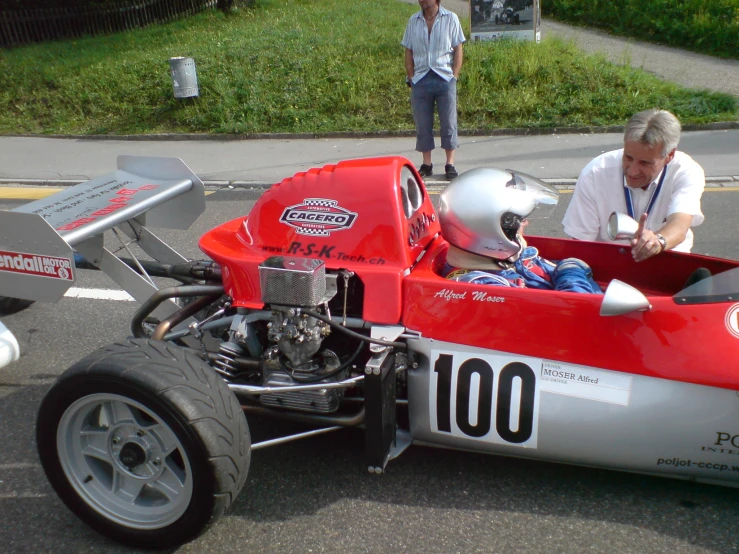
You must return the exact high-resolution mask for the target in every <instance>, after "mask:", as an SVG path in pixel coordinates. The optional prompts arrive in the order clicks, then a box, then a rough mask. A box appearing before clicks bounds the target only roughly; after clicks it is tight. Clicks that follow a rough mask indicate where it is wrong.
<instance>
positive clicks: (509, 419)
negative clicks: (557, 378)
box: [430, 354, 539, 447]
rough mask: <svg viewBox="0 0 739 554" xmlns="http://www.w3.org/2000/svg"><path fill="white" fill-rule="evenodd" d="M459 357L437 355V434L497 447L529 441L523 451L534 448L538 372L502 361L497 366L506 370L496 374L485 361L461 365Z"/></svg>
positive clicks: (433, 407) (434, 402)
mask: <svg viewBox="0 0 739 554" xmlns="http://www.w3.org/2000/svg"><path fill="white" fill-rule="evenodd" d="M455 358H456V356H455V355H452V354H439V356H438V358H436V361H435V362H434V375H435V377H436V379H433V378H432V383H431V391H430V392H431V395H432V398H431V399H430V400H431V406H430V408H431V412H432V427H436V429H433V430H434V431H436V432H439V433H450V434H452V435H455V436H460V437H466V438H472V439H477V440H482V441H485V442H493V443H499V444H513V445H522V446H524V444H523V443H526V442H527V441H529V443H528V444H526V445H525V446H534V447H535V446H536V416H537V413H538V410H536V407H537V400H538V396H539V394H538V392H539V391H538V387H537V379H536V373H534V370H533V369H531V367H530V366H529V365H527V364H525V363H523V362H521V361H511V360H505V359H504V360H501V362H502V363H500V364H497V363H496V364H495V365H496V366H498V367H500V366H502V367H501V369H500V370H499V371H497V374H496V371H495V370H494V369H493V365H491V364H490V363H489V362H488V361H486V360H484V359H482V358H468V359H465V360H463V361H461V363H455V362H459V360H458V358H456V359H455ZM494 361H497V358H496V359H495V360H494ZM434 381H435V385H436V386H434ZM434 389H435V391H434ZM434 397H435V398H434ZM433 412H435V414H434V413H433ZM434 416H435V417H434ZM434 424H435V425H434Z"/></svg>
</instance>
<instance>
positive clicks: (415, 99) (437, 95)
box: [411, 70, 459, 152]
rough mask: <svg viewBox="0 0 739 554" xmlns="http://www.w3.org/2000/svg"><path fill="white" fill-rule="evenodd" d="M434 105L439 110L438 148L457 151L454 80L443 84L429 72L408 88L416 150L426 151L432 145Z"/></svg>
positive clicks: (435, 74) (455, 90) (433, 145)
mask: <svg viewBox="0 0 739 554" xmlns="http://www.w3.org/2000/svg"><path fill="white" fill-rule="evenodd" d="M434 105H436V106H438V109H439V124H440V126H441V147H442V148H443V149H444V150H456V149H457V148H459V139H458V137H457V80H456V79H452V80H451V81H449V82H447V81H445V80H444V79H442V78H441V77H439V75H438V74H437V73H436V72H435V71H434V70H429V72H428V73H426V75H424V76H423V78H422V79H421V80H420V81H418V82H417V83H416V84H415V85H413V87H412V89H411V108H413V121H415V123H416V150H417V151H418V152H430V151H431V150H433V149H434V148H435V147H436V145H435V144H434Z"/></svg>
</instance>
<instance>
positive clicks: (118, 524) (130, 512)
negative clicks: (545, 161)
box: [0, 157, 739, 546]
mask: <svg viewBox="0 0 739 554" xmlns="http://www.w3.org/2000/svg"><path fill="white" fill-rule="evenodd" d="M119 166H120V167H119V170H118V171H117V172H116V173H115V174H113V175H109V176H105V177H102V178H100V179H96V180H94V181H91V182H89V183H85V184H82V185H79V186H78V187H76V188H73V189H70V190H68V191H65V192H63V193H60V194H62V195H63V196H62V197H59V196H56V197H51V198H50V199H45V200H40V201H37V202H34V203H32V204H28V205H26V206H23V207H21V208H18V209H16V210H15V211H14V212H10V213H11V214H12V213H15V219H14V220H13V225H14V228H15V229H26V230H27V231H26V232H25V233H26V234H25V235H24V236H29V235H30V234H33V233H34V232H35V231H36V230H38V229H41V228H42V227H43V228H44V229H43V232H44V233H45V236H46V237H47V239H48V240H44V241H39V242H37V243H35V244H37V245H39V246H37V248H36V249H37V250H38V252H33V253H30V254H29V253H28V251H27V250H26V251H25V253H24V252H23V251H21V250H19V249H18V248H15V249H14V247H13V245H12V244H6V245H5V246H4V250H5V252H4V253H3V256H2V257H0V259H5V258H7V260H8V263H9V264H10V265H8V264H5V266H4V267H3V268H0V291H2V292H3V294H6V295H8V296H11V297H19V298H27V299H29V300H35V299H44V300H54V298H53V297H54V296H55V295H56V296H58V295H61V294H63V290H64V288H65V287H68V286H69V285H70V283H72V282H73V281H74V272H75V271H76V270H77V268H78V267H98V268H101V269H103V270H105V271H106V272H107V273H108V274H110V275H111V276H112V277H113V278H114V279H116V280H117V281H118V282H119V283H121V285H122V286H123V287H124V288H126V289H127V290H129V291H130V292H131V294H133V295H134V296H135V297H136V298H137V299H139V300H140V301H141V303H142V305H141V308H140V309H139V310H138V312H137V313H136V315H135V316H134V318H133V321H132V328H131V333H132V335H133V337H132V338H129V339H126V340H122V341H121V342H119V343H117V344H114V345H111V346H109V347H106V348H103V349H100V350H98V351H96V352H94V353H92V354H90V355H89V356H87V357H86V358H84V359H83V360H81V361H80V362H79V363H77V364H75V365H74V366H73V367H71V368H70V369H69V370H67V371H66V372H65V373H64V374H63V375H62V376H61V378H60V379H59V380H58V382H57V383H56V384H55V385H53V386H52V388H51V390H50V391H49V392H48V394H47V396H46V397H45V399H44V401H43V403H42V405H41V408H40V411H39V415H38V425H37V429H38V432H37V441H38V449H39V454H40V457H41V461H42V464H43V467H44V469H45V471H46V474H47V476H48V478H49V480H50V482H51V483H52V485H53V486H54V488H55V490H56V491H57V493H58V494H59V496H60V497H61V498H62V499H63V500H64V502H65V503H66V504H67V506H69V507H70V509H72V510H73V511H74V512H75V513H76V514H77V515H78V516H80V517H81V518H82V519H83V520H84V521H86V522H87V523H89V524H90V525H92V526H93V527H94V528H96V529H98V530H100V531H101V532H103V533H104V534H106V535H108V536H111V537H113V538H115V539H117V540H120V541H123V542H126V543H129V544H135V545H148V546H172V545H176V544H178V543H181V542H183V541H187V540H190V539H192V538H193V537H195V536H197V535H198V534H199V533H201V532H202V531H203V530H204V529H205V528H206V527H207V526H208V525H209V524H211V523H212V522H213V521H215V519H216V518H217V517H218V516H219V515H221V514H222V513H223V512H224V510H226V509H227V508H228V506H229V505H230V504H231V503H232V502H233V500H234V498H235V497H236V496H237V495H238V494H239V491H240V489H241V488H242V486H243V484H244V481H245V479H246V476H247V471H248V468H249V463H250V455H251V451H252V450H257V449H259V448H264V447H266V446H271V445H273V444H279V443H280V442H285V441H288V440H294V439H299V438H303V437H308V436H311V435H314V434H317V433H326V432H331V431H333V430H336V429H341V428H345V427H356V428H357V432H361V433H364V435H365V437H366V440H365V444H366V461H367V464H366V467H367V468H368V469H369V472H370V473H373V474H381V473H383V471H385V468H386V465H387V463H388V461H389V460H391V459H392V458H394V457H396V456H398V455H399V454H400V453H401V452H402V451H403V450H404V449H405V448H406V447H408V446H409V445H411V444H413V443H418V444H426V445H434V446H440V447H449V448H459V449H465V450H473V451H481V452H489V453H491V454H500V455H505V456H515V457H523V458H532V459H539V460H551V461H556V462H565V463H571V464H579V465H584V466H593V467H603V468H612V469H616V470H624V471H633V472H639V473H645V474H654V475H664V476H671V477H677V478H683V479H691V480H697V481H702V482H706V483H716V484H724V485H731V486H735V485H736V484H737V483H739V457H737V455H738V454H739V424H737V421H739V356H737V355H736V354H737V353H739V262H736V261H730V260H722V259H716V258H709V257H705V256H698V255H690V254H681V253H672V252H667V253H664V254H662V255H660V256H657V257H654V258H652V259H649V260H647V261H645V262H643V263H640V264H638V265H637V264H636V263H635V262H634V261H633V259H632V257H631V255H630V252H629V249H628V248H625V247H624V246H623V245H620V244H615V243H614V244H604V243H590V242H579V241H573V240H563V239H554V238H546V237H528V241H529V244H530V245H533V246H536V247H537V248H538V249H539V252H540V254H541V255H542V256H543V257H545V258H548V259H553V260H561V259H564V258H572V257H576V258H580V259H582V260H585V261H587V263H588V264H589V265H590V267H591V268H592V270H593V274H594V276H595V279H596V280H597V281H598V283H599V284H600V285H601V286H602V287H603V288H604V289H605V291H606V292H605V294H578V293H573V292H561V291H556V290H537V289H533V288H517V287H502V286H498V287H496V286H487V285H480V284H476V283H474V282H473V283H467V282H457V281H453V280H449V279H446V278H445V276H444V273H445V269H444V267H445V264H446V261H447V252H448V251H449V248H450V246H449V243H448V242H447V241H446V240H445V239H444V237H443V236H442V235H441V226H440V221H439V220H440V213H439V212H437V210H436V209H435V208H434V205H433V204H432V200H431V198H430V196H429V194H428V192H427V190H426V188H425V186H424V183H423V181H422V180H421V178H420V177H419V176H418V173H417V172H416V170H415V169H414V168H413V166H412V164H411V163H410V162H409V161H408V160H407V159H405V158H402V157H388V158H377V159H363V160H352V161H344V162H341V163H339V164H336V165H329V166H326V167H323V168H320V169H312V170H310V171H308V172H304V173H298V174H296V175H295V176H293V177H291V178H288V179H285V180H283V181H282V182H281V183H278V184H276V185H274V186H273V187H272V188H271V189H270V190H268V191H267V192H265V193H264V194H263V195H262V196H261V198H260V199H259V200H258V201H257V203H256V204H255V206H254V208H253V209H252V210H251V212H250V214H249V215H248V216H244V217H241V218H238V219H235V220H233V221H228V222H226V223H224V224H222V225H221V226H219V227H217V228H215V229H213V230H211V231H209V232H207V233H206V234H205V235H204V236H203V237H202V238H201V239H200V247H201V249H202V251H203V252H204V253H205V254H206V255H207V256H208V259H204V260H195V261H192V260H186V259H184V258H182V257H181V256H179V254H177V253H176V252H174V251H173V250H172V249H170V248H169V247H167V246H166V245H165V244H164V243H163V242H162V241H161V240H159V239H158V238H157V237H156V236H155V235H154V234H153V233H152V232H151V231H150V230H149V227H170V228H187V226H188V225H189V224H190V223H192V221H194V220H195V218H197V216H198V214H199V213H200V212H202V210H203V209H204V202H203V198H202V197H203V190H202V183H200V181H199V179H197V177H196V176H194V175H193V174H192V172H190V171H189V169H187V167H186V166H185V165H184V164H182V163H181V162H180V161H179V160H171V159H161V158H134V157H122V158H121V159H119ZM463 176H464V175H463ZM463 176H461V177H460V179H461V178H462V177H463ZM509 176H510V179H511V181H512V182H513V183H515V185H516V186H517V187H518V188H520V189H521V190H526V189H527V188H531V189H532V190H533V189H534V188H537V187H539V188H541V187H544V188H545V187H546V185H544V184H542V183H540V182H537V181H536V180H535V179H533V178H530V177H528V176H525V175H520V174H517V173H516V172H515V171H514V172H509ZM454 186H455V184H454V183H452V185H450V187H449V189H447V190H450V189H451V188H452V187H454ZM551 197H552V195H550V198H551ZM443 205H444V196H442V210H443ZM65 207H69V208H68V209H62V208H65ZM3 219H7V218H5V217H4V218H3ZM108 229H115V230H116V231H117V234H119V235H126V236H127V239H130V240H132V241H134V242H135V243H136V244H137V245H138V248H140V251H138V250H136V251H135V249H134V248H133V247H130V248H129V250H130V252H131V253H130V255H131V256H132V258H123V257H118V256H117V255H115V254H113V252H112V250H111V249H109V248H107V247H106V246H105V245H104V239H103V235H104V234H105V231H106V230H108ZM53 235H56V238H54V236H53ZM108 235H109V233H108ZM3 236H10V235H8V234H3ZM14 236H19V234H18V233H16V234H15V235H14ZM52 243H53V245H54V248H51V247H48V246H47V245H50V244H52ZM42 247H43V248H42ZM72 248H74V250H76V253H77V256H76V260H75V257H74V256H75V254H74V253H73V252H72ZM144 252H145V253H147V255H144V254H142V253H144ZM137 253H138V254H137ZM80 256H81V257H80ZM82 257H83V258H84V259H82ZM16 261H17V263H16ZM72 261H76V262H77V264H76V267H73V265H74V264H72V263H71V262H72ZM14 264H15V265H14ZM696 271H698V272H699V273H700V274H701V276H702V277H707V278H703V279H702V280H700V281H698V282H697V283H695V284H693V285H691V286H688V287H686V286H685V284H686V281H688V280H689V279H691V276H692V275H694V274H695V273H696ZM19 276H20V277H19ZM160 278H168V279H175V280H177V281H179V284H178V285H177V286H168V287H164V288H159V287H158V286H157V285H156V283H157V282H158V280H159V279H160ZM29 283H31V285H32V286H29ZM47 283H50V285H49V287H46V286H44V287H39V285H40V284H44V285H45V284H47ZM52 285H53V286H52ZM41 289H43V290H44V291H46V292H45V293H44V296H45V297H44V298H38V297H37V296H34V293H33V291H37V290H41ZM52 289H53V292H50V291H52ZM60 291H61V292H60ZM122 335H123V333H122ZM252 415H258V416H269V417H274V418H277V419H288V420H294V421H299V422H303V423H308V424H311V425H313V426H314V427H315V430H312V431H307V432H304V433H300V434H297V435H288V436H285V437H283V438H280V439H275V440H271V441H267V442H262V443H256V444H251V441H250V435H249V428H248V424H247V420H248V419H249V417H250V416H252Z"/></svg>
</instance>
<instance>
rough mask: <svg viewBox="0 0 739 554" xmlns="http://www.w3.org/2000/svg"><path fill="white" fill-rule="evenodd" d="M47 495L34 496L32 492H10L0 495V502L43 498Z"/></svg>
mask: <svg viewBox="0 0 739 554" xmlns="http://www.w3.org/2000/svg"><path fill="white" fill-rule="evenodd" d="M46 496H49V495H48V494H36V493H33V492H11V493H10V494H0V500H9V499H13V498H44V497H46Z"/></svg>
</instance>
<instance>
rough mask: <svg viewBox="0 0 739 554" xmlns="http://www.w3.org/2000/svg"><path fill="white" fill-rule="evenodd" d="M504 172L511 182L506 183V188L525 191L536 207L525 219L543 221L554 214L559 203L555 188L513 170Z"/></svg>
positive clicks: (557, 192)
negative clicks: (508, 174) (509, 175)
mask: <svg viewBox="0 0 739 554" xmlns="http://www.w3.org/2000/svg"><path fill="white" fill-rule="evenodd" d="M506 171H508V172H510V174H511V180H510V181H508V183H506V187H513V188H516V189H517V190H522V191H526V192H527V193H528V194H529V195H531V196H532V197H533V198H534V200H535V202H536V206H534V209H533V210H532V212H531V213H530V214H528V215H527V216H526V219H545V218H547V217H549V216H550V215H551V214H552V213H553V212H554V208H555V207H556V206H557V202H558V201H559V191H558V190H557V189H556V188H554V187H553V186H551V185H548V184H546V183H545V182H544V181H541V180H540V179H537V178H536V177H532V176H531V175H527V174H526V173H521V172H520V171H515V170H513V169H507V170H506Z"/></svg>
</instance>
